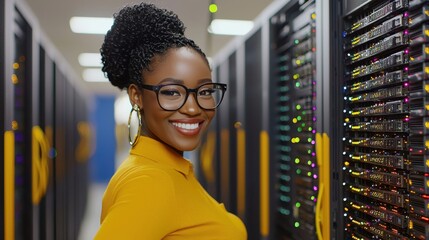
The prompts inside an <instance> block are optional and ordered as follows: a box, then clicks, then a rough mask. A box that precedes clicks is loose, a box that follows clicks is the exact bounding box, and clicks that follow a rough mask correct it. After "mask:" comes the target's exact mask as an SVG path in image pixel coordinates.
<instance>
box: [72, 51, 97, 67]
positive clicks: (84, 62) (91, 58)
mask: <svg viewBox="0 0 429 240" xmlns="http://www.w3.org/2000/svg"><path fill="white" fill-rule="evenodd" d="M78 60H79V64H80V65H81V66H83V67H102V66H103V64H101V55H100V53H81V54H79V57H78Z"/></svg>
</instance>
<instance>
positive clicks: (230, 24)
mask: <svg viewBox="0 0 429 240" xmlns="http://www.w3.org/2000/svg"><path fill="white" fill-rule="evenodd" d="M252 28H253V22H252V21H244V20H229V19H214V20H213V21H212V22H211V24H210V26H209V28H208V29H207V30H208V31H209V33H212V34H218V35H245V34H246V33H248V32H249V31H250V30H252Z"/></svg>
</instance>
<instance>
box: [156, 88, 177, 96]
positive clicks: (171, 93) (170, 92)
mask: <svg viewBox="0 0 429 240" xmlns="http://www.w3.org/2000/svg"><path fill="white" fill-rule="evenodd" d="M159 93H160V94H162V95H165V96H180V92H179V91H177V90H175V89H171V90H162V91H160V92H159Z"/></svg>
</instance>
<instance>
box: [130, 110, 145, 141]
mask: <svg viewBox="0 0 429 240" xmlns="http://www.w3.org/2000/svg"><path fill="white" fill-rule="evenodd" d="M134 111H136V113H137V118H138V119H139V128H138V130H137V135H136V136H135V137H134V140H131V116H132V115H133V112H134ZM141 128H142V116H141V114H140V108H139V106H138V105H137V104H134V106H133V107H132V108H131V112H130V116H129V117H128V141H129V143H130V145H131V146H134V145H135V144H136V143H137V139H138V137H139V136H140V132H141Z"/></svg>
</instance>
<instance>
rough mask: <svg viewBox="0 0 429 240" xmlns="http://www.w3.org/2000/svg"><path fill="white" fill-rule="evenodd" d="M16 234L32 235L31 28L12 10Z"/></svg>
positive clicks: (19, 13)
mask: <svg viewBox="0 0 429 240" xmlns="http://www.w3.org/2000/svg"><path fill="white" fill-rule="evenodd" d="M14 13H15V14H14V31H13V32H14V46H13V50H14V59H13V65H12V66H13V70H14V71H13V74H12V77H11V78H12V83H13V84H14V90H13V93H14V95H13V117H14V121H13V122H12V124H13V125H14V126H12V128H13V130H14V135H15V216H16V218H15V237H16V238H17V239H31V238H32V226H33V219H32V217H33V216H32V214H31V213H32V212H33V209H32V187H31V186H32V179H31V176H32V164H31V163H32V161H31V160H32V159H31V157H32V155H31V153H32V148H31V146H32V142H31V139H32V131H31V127H32V94H33V92H32V80H33V79H32V29H31V27H30V25H29V24H28V22H27V20H26V19H25V18H24V16H23V15H22V14H21V12H20V11H19V10H18V9H16V8H15V9H14Z"/></svg>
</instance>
